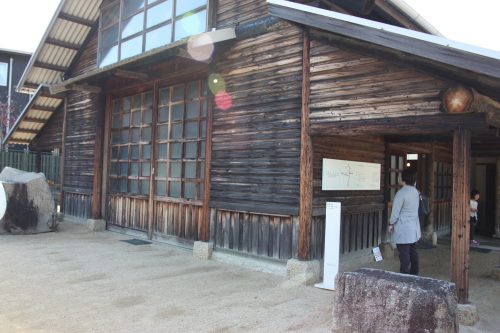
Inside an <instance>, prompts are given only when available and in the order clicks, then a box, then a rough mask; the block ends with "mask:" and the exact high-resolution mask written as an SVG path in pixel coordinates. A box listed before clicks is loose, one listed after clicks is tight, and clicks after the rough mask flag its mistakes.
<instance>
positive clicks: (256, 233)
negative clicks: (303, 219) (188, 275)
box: [210, 208, 298, 259]
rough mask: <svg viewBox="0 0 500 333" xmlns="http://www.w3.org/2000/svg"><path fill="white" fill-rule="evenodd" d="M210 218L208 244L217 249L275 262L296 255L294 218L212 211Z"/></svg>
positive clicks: (295, 225)
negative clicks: (265, 258)
mask: <svg viewBox="0 0 500 333" xmlns="http://www.w3.org/2000/svg"><path fill="white" fill-rule="evenodd" d="M210 216H211V226H210V241H211V242H213V243H214V244H215V246H216V247H218V248H223V249H228V250H234V251H239V252H244V253H248V254H252V255H255V256H263V257H270V258H275V259H289V258H292V256H296V253H297V243H296V241H294V238H293V230H296V229H297V227H298V219H297V218H294V217H292V216H284V215H269V214H258V213H249V212H239V211H229V210H222V209H214V208H212V209H211V213H210Z"/></svg>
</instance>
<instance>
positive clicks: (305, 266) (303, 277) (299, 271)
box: [286, 259, 320, 285]
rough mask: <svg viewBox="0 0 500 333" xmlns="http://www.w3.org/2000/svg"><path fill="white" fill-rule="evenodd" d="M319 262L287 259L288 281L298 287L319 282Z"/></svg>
mask: <svg viewBox="0 0 500 333" xmlns="http://www.w3.org/2000/svg"><path fill="white" fill-rule="evenodd" d="M319 273H320V262H319V261H318V260H298V259H289V260H288V261H287V263H286V275H287V277H288V279H290V280H292V281H293V282H294V283H296V284H299V285H312V284H314V283H316V282H318V281H319Z"/></svg>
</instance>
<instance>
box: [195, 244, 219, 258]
mask: <svg viewBox="0 0 500 333" xmlns="http://www.w3.org/2000/svg"><path fill="white" fill-rule="evenodd" d="M213 248H214V244H213V243H207V242H201V241H196V242H194V245H193V257H195V258H198V259H204V260H208V259H210V258H212V251H213Z"/></svg>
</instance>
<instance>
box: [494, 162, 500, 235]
mask: <svg viewBox="0 0 500 333" xmlns="http://www.w3.org/2000/svg"><path fill="white" fill-rule="evenodd" d="M496 167H497V177H496V178H497V183H496V198H497V200H496V216H495V238H500V156H499V157H497V165H496Z"/></svg>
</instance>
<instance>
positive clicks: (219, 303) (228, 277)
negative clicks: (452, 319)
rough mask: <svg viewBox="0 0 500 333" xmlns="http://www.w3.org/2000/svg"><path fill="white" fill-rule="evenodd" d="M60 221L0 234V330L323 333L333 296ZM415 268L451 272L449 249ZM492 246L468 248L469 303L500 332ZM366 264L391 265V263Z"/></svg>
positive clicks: (499, 287)
mask: <svg viewBox="0 0 500 333" xmlns="http://www.w3.org/2000/svg"><path fill="white" fill-rule="evenodd" d="M130 238H131V237H130V236H126V235H120V234H116V233H112V232H101V233H92V232H89V231H87V229H85V228H84V227H83V226H81V225H77V224H72V223H62V224H61V226H60V231H59V232H57V233H47V234H38V235H29V236H12V235H0V249H1V255H0V267H1V268H0V294H1V295H2V298H1V299H2V302H1V303H0V304H1V305H0V306H1V310H0V332H2V333H3V332H6V333H7V332H8V333H11V332H13V333H16V332H19V333H21V332H23V333H31V332H36V333H42V332H50V333H59V332H60V333H71V332H106V333H109V332H148V333H149V332H328V331H330V320H331V311H332V306H333V305H332V302H331V300H332V296H333V295H332V292H331V291H326V290H321V289H317V288H313V287H302V286H299V287H298V286H292V285H290V283H289V282H287V280H285V279H284V278H283V277H280V276H275V275H271V274H266V273H261V272H256V271H251V270H247V269H244V268H240V267H237V266H232V265H227V264H223V263H219V262H216V261H213V260H211V261H204V260H198V259H195V258H193V257H192V256H191V253H190V252H189V251H186V250H183V249H179V248H176V247H173V246H168V245H165V244H158V243H153V244H150V245H139V246H134V245H131V244H128V243H124V242H121V241H120V240H124V239H130ZM420 253H421V257H422V274H423V275H424V276H431V277H437V278H443V279H448V278H449V256H450V253H449V249H448V247H446V246H438V247H437V248H434V249H431V250H421V251H420ZM499 255H500V253H499V252H492V253H489V254H483V253H471V283H470V285H471V291H470V300H471V301H472V302H473V303H474V304H476V305H477V307H478V309H479V312H480V315H481V321H480V322H479V323H478V324H477V325H476V326H475V327H473V328H468V327H461V330H460V331H461V332H498V330H496V329H495V328H498V327H500V316H498V308H499V304H500V299H499V297H498V296H499V295H500V281H496V280H493V279H491V278H489V273H490V271H491V269H492V267H493V266H494V265H497V264H499V259H500V257H499ZM371 267H376V268H383V269H390V270H396V268H397V260H396V259H386V260H384V261H382V263H374V264H372V265H371Z"/></svg>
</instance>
